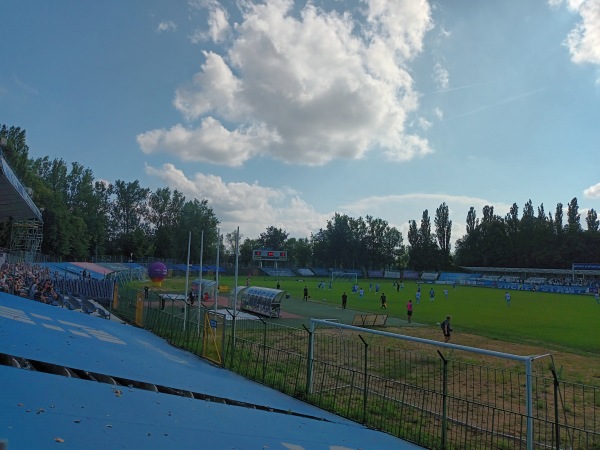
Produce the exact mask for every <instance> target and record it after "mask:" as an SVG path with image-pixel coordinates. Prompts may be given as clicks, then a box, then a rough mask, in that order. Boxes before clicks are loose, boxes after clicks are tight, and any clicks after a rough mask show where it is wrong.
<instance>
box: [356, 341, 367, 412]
mask: <svg viewBox="0 0 600 450" xmlns="http://www.w3.org/2000/svg"><path fill="white" fill-rule="evenodd" d="M358 337H359V338H360V340H361V341H363V344H365V361H364V369H363V376H364V378H365V379H364V383H363V384H364V386H363V423H367V395H368V392H369V389H368V378H367V362H368V361H367V360H368V356H369V353H368V352H369V344H367V341H365V340H364V339H363V337H362V336H361V335H360V334H359V335H358Z"/></svg>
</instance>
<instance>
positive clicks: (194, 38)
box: [190, 0, 231, 44]
mask: <svg viewBox="0 0 600 450" xmlns="http://www.w3.org/2000/svg"><path fill="white" fill-rule="evenodd" d="M190 6H191V7H192V8H196V9H207V10H208V15H207V25H208V30H204V29H196V30H194V32H193V33H192V34H191V35H190V41H191V42H192V43H194V44H197V43H199V42H203V41H207V40H211V41H213V42H216V43H219V42H223V41H224V40H226V39H227V37H228V36H229V34H230V33H231V27H230V26H229V14H228V13H227V11H226V10H225V9H223V7H222V6H221V5H220V4H219V2H218V1H216V0H204V1H195V2H190Z"/></svg>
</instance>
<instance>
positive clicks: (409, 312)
mask: <svg viewBox="0 0 600 450" xmlns="http://www.w3.org/2000/svg"><path fill="white" fill-rule="evenodd" d="M412 312H413V304H412V300H409V301H408V303H407V304H406V316H407V317H408V323H410V320H411V319H412Z"/></svg>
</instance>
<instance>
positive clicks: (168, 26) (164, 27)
mask: <svg viewBox="0 0 600 450" xmlns="http://www.w3.org/2000/svg"><path fill="white" fill-rule="evenodd" d="M176 30H177V25H176V24H175V22H173V21H171V20H169V21H166V22H160V23H159V24H158V26H157V27H156V32H157V33H166V32H169V31H176Z"/></svg>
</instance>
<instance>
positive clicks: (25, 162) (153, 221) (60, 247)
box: [0, 125, 600, 271]
mask: <svg viewBox="0 0 600 450" xmlns="http://www.w3.org/2000/svg"><path fill="white" fill-rule="evenodd" d="M0 137H3V138H5V139H6V145H5V146H4V148H3V154H4V156H5V159H6V160H7V161H8V163H9V164H10V165H11V167H12V168H13V170H14V172H15V174H16V175H17V176H18V177H19V179H20V180H21V181H22V182H23V184H25V185H26V186H28V187H31V188H32V189H33V200H34V202H35V204H36V205H37V206H38V207H39V208H40V210H41V211H42V217H43V221H44V226H43V233H44V239H43V242H42V249H41V251H42V253H44V254H46V255H49V256H50V257H52V258H55V259H58V260H88V259H94V258H96V259H103V258H104V257H105V256H106V255H109V256H111V257H112V258H113V259H114V258H115V257H117V258H121V259H133V260H145V259H150V258H153V259H163V260H176V261H185V260H186V258H187V251H188V239H189V233H191V234H192V242H195V243H198V242H200V236H201V234H203V242H204V254H203V261H205V262H211V261H214V258H215V255H216V249H217V246H219V248H220V251H221V255H222V256H221V261H222V263H225V264H227V263H233V261H234V256H235V242H236V232H235V231H231V232H225V234H224V236H223V239H222V240H219V238H218V236H217V227H218V226H219V223H220V221H219V219H218V218H217V217H216V215H215V213H214V211H213V209H212V208H211V206H210V205H209V204H208V201H207V200H206V199H203V200H199V199H191V200H188V199H186V198H185V196H184V195H183V194H182V193H181V192H179V191H177V190H173V191H172V190H171V189H170V188H168V187H164V188H158V189H156V190H155V191H151V190H150V189H148V188H145V187H143V186H141V185H140V183H139V181H138V180H135V181H124V180H116V181H115V182H107V181H103V180H97V179H95V178H94V174H93V172H92V170H91V169H89V168H86V167H83V166H82V165H81V164H79V163H77V162H72V163H70V164H67V163H66V162H65V161H63V160H62V159H50V158H49V157H48V156H45V157H43V158H37V159H33V158H30V157H29V148H28V146H27V142H26V132H25V130H23V129H21V128H19V127H14V126H13V127H10V128H9V127H7V126H6V125H2V126H1V127H0ZM562 211H563V207H562V204H560V203H559V204H558V205H557V207H556V212H555V214H554V216H552V214H546V213H545V212H544V207H543V205H541V206H540V207H538V209H537V215H536V214H535V213H534V209H533V205H532V204H531V201H529V202H528V203H527V204H526V205H525V207H524V209H523V213H522V215H521V217H519V214H518V207H517V205H516V204H513V206H512V208H511V210H510V212H509V213H508V214H507V215H506V216H505V217H499V216H497V215H495V214H494V210H493V207H492V206H485V207H484V208H483V211H482V213H483V216H482V218H481V219H479V218H478V217H477V213H476V211H475V209H474V208H473V207H472V208H471V209H470V210H469V211H468V213H467V218H466V222H467V226H466V234H465V235H464V236H463V237H461V238H460V239H458V241H457V243H456V248H455V249H454V251H452V250H453V249H452V248H451V245H450V243H451V230H452V220H450V215H449V209H448V206H447V205H446V204H445V203H442V204H441V205H440V206H439V208H437V209H436V211H435V216H434V218H433V229H432V225H431V218H430V216H429V212H428V211H427V210H425V211H423V215H422V217H421V220H420V223H419V224H417V222H416V221H415V220H411V221H409V229H408V234H407V240H408V244H405V243H404V241H403V236H402V233H401V232H400V231H399V230H398V229H396V228H395V227H392V226H390V224H389V223H388V222H387V221H385V220H383V219H380V218H374V217H372V216H369V215H367V216H366V217H364V218H363V217H359V218H353V217H350V216H348V215H345V214H338V213H335V214H334V216H333V217H332V218H331V219H329V220H328V221H327V223H326V225H325V227H324V228H321V229H319V230H318V231H317V232H314V233H311V235H310V236H309V237H306V238H290V237H289V233H287V232H286V231H285V230H283V229H281V228H276V227H273V226H270V227H267V228H266V230H265V231H264V232H263V233H261V234H260V235H259V236H258V237H256V238H249V237H244V236H240V247H239V260H240V264H241V265H242V266H251V265H253V261H252V255H253V253H252V252H253V250H255V249H258V248H265V249H272V250H285V251H287V253H288V255H289V258H290V259H289V262H288V264H289V265H290V266H296V267H308V266H314V267H336V268H342V269H343V268H346V269H361V270H370V269H374V270H402V269H405V268H411V269H414V270H419V271H421V270H456V269H457V267H458V266H484V267H540V268H546V267H547V268H563V267H565V268H566V267H570V264H571V263H572V262H574V261H577V262H596V261H595V258H596V256H595V255H598V254H599V251H600V233H598V228H599V227H598V217H597V214H596V212H595V211H594V210H593V209H591V210H589V211H588V212H587V217H586V223H587V229H586V230H585V231H584V230H583V229H582V227H581V225H580V215H579V212H578V206H577V199H576V198H574V199H573V200H571V202H570V203H569V205H568V208H567V218H566V224H564V225H563V214H562ZM10 230H11V223H10V221H9V222H5V223H3V224H0V247H9V245H10ZM190 250H191V255H190V258H191V261H192V262H199V261H200V248H199V246H198V245H194V246H193V247H192V248H191V249H190Z"/></svg>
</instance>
